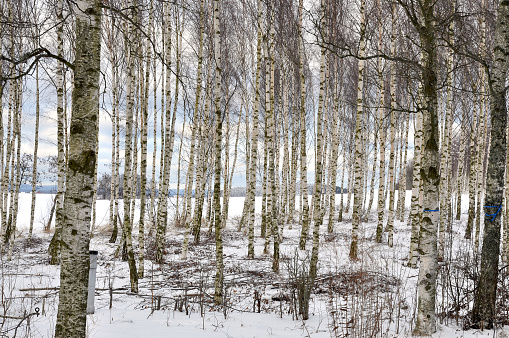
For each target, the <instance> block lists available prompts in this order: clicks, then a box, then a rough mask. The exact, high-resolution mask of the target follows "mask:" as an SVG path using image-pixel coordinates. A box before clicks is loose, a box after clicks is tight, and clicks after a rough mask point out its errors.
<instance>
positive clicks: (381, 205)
mask: <svg viewBox="0 0 509 338" xmlns="http://www.w3.org/2000/svg"><path fill="white" fill-rule="evenodd" d="M378 6H379V8H380V18H381V17H382V7H381V4H380V0H378ZM378 49H379V50H382V20H380V25H379V29H378ZM377 72H378V83H379V85H380V91H379V92H378V101H379V102H380V103H379V104H380V106H379V107H378V123H377V128H378V137H379V140H378V143H379V144H380V167H379V169H378V170H379V172H378V210H377V211H378V223H377V226H376V238H375V240H376V242H377V243H382V234H383V229H384V214H385V140H386V133H385V123H384V119H385V80H384V77H383V70H382V60H381V59H378V62H377Z"/></svg>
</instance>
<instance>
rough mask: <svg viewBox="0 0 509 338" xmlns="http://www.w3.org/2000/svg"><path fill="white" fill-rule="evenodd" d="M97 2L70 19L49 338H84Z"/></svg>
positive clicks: (89, 0)
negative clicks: (55, 294) (71, 52)
mask: <svg viewBox="0 0 509 338" xmlns="http://www.w3.org/2000/svg"><path fill="white" fill-rule="evenodd" d="M101 5H102V2H101V1H100V0H83V1H80V9H79V10H78V9H77V8H76V10H75V15H76V21H75V27H76V28H75V29H76V42H75V48H76V50H75V61H74V67H75V68H74V79H75V83H76V86H75V89H74V92H73V97H72V116H71V128H70V132H69V161H68V168H69V175H68V177H67V189H66V192H65V193H66V195H67V196H66V198H64V203H65V206H64V210H65V212H66V217H65V226H64V227H63V228H62V246H61V273H60V292H59V303H58V314H57V322H56V327H55V337H57V338H67V337H85V336H86V307H87V291H88V290H87V289H88V272H89V264H90V259H89V253H88V250H89V241H90V233H89V232H90V212H91V203H92V191H93V187H92V184H93V180H94V178H93V174H94V167H95V163H96V161H97V154H96V152H95V149H96V143H97V137H96V135H97V128H98V120H99V73H100V50H101V13H102V9H101Z"/></svg>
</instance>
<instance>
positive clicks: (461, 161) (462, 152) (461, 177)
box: [456, 99, 467, 221]
mask: <svg viewBox="0 0 509 338" xmlns="http://www.w3.org/2000/svg"><path fill="white" fill-rule="evenodd" d="M464 100H465V99H463V100H462V102H464ZM465 110H466V109H465V107H464V106H463V109H462V111H463V113H462V117H461V124H460V138H459V143H460V149H459V153H458V173H457V175H456V177H457V178H456V180H457V182H456V184H457V188H456V195H457V196H456V220H457V221H459V220H460V219H461V195H462V193H463V184H464V181H465V178H464V170H465V169H464V167H465V151H466V148H465V145H466V137H465V136H466V133H465V131H466V129H467V126H466V114H465Z"/></svg>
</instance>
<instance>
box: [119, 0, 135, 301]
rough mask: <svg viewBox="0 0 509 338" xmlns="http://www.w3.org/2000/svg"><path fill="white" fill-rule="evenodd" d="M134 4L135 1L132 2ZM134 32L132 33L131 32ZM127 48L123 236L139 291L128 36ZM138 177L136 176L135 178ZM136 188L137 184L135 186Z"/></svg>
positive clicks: (132, 61) (131, 56)
mask: <svg viewBox="0 0 509 338" xmlns="http://www.w3.org/2000/svg"><path fill="white" fill-rule="evenodd" d="M133 1H136V0H133ZM131 4H133V5H134V3H131ZM132 15H133V20H135V19H134V18H136V15H135V12H134V13H132ZM133 31H134V28H133V24H132V23H129V27H128V32H133ZM131 34H132V33H131ZM126 50H127V53H128V54H127V88H126V126H125V152H124V154H125V155H124V157H125V166H124V179H123V187H124V190H123V192H124V221H123V227H124V228H123V231H124V232H123V235H122V236H123V238H124V240H125V247H126V249H127V256H128V264H129V277H130V278H129V279H130V282H131V292H135V293H137V292H138V273H137V271H136V261H135V257H134V250H133V242H132V218H131V199H132V195H131V194H132V185H133V183H132V180H133V177H132V166H133V154H132V148H133V110H134V94H135V87H136V85H135V82H136V75H135V73H134V72H135V66H134V65H135V56H136V52H135V50H134V46H132V45H131V44H129V43H128V41H127V37H126ZM134 179H136V178H134ZM134 189H135V190H136V185H135V187H134Z"/></svg>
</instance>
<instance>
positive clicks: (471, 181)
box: [465, 96, 480, 239]
mask: <svg viewBox="0 0 509 338" xmlns="http://www.w3.org/2000/svg"><path fill="white" fill-rule="evenodd" d="M479 118H480V111H479V110H478V98H477V97H475V96H474V114H473V116H472V129H471V130H470V172H469V177H468V219H467V227H466V229H465V239H471V238H472V230H473V227H474V219H475V195H476V191H475V189H476V186H477V185H476V179H477V166H478V163H477V158H478V156H477V152H476V146H475V145H476V143H477V142H476V139H475V136H476V132H477V120H478V119H479Z"/></svg>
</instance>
